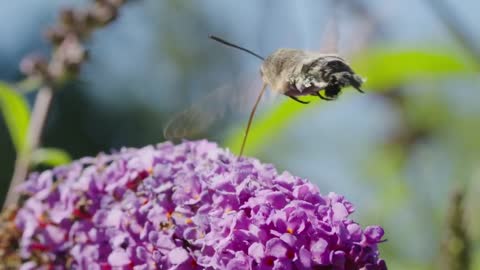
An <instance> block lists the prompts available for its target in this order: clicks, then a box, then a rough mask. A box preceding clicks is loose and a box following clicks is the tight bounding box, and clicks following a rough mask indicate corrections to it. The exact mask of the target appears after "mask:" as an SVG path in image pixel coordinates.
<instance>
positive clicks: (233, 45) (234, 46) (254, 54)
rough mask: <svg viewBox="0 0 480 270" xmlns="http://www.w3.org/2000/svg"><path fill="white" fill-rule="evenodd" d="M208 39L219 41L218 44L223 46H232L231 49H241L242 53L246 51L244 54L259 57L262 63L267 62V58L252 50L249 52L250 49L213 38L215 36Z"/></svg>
mask: <svg viewBox="0 0 480 270" xmlns="http://www.w3.org/2000/svg"><path fill="white" fill-rule="evenodd" d="M208 37H209V38H211V39H213V40H215V41H217V42H220V43H222V44H224V45H227V46H230V47H233V48H236V49H239V50H241V51H244V52H246V53H249V54H251V55H253V56H255V57H257V58H258V59H260V60H262V61H264V60H265V58H264V57H263V56H261V55H259V54H257V53H255V52H253V51H251V50H249V49H246V48H244V47H240V46H238V45H236V44H233V43H231V42H228V41H226V40H224V39H223V38H219V37H217V36H213V35H210V36H208Z"/></svg>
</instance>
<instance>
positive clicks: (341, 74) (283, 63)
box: [260, 49, 363, 99]
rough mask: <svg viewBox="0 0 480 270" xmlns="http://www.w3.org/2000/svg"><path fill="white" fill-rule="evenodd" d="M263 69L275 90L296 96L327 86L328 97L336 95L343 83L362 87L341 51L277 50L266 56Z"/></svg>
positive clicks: (359, 78)
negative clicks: (339, 53) (329, 52)
mask: <svg viewBox="0 0 480 270" xmlns="http://www.w3.org/2000/svg"><path fill="white" fill-rule="evenodd" d="M260 73H261V76H262V79H263V82H264V83H265V84H267V85H269V86H270V88H271V89H272V90H273V91H275V92H277V93H280V94H284V95H286V96H289V97H292V98H293V97H297V96H305V95H316V96H320V91H322V90H325V96H326V99H335V98H336V97H337V95H338V94H339V93H340V91H341V89H342V88H343V87H347V86H350V85H351V86H353V87H354V88H356V89H357V90H359V91H361V90H360V86H361V84H362V82H363V80H362V78H361V77H360V76H358V75H356V74H355V73H354V72H353V70H352V69H351V68H350V66H349V65H348V64H347V63H346V61H345V60H344V59H343V58H341V57H339V56H338V55H336V54H322V53H315V52H308V51H303V50H297V49H279V50H277V51H275V52H274V53H273V54H271V55H270V56H268V57H267V58H266V59H265V61H264V62H263V64H262V66H261V69H260ZM320 97H322V96H320ZM294 99H295V98H294Z"/></svg>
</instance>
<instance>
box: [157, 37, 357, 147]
mask: <svg viewBox="0 0 480 270" xmlns="http://www.w3.org/2000/svg"><path fill="white" fill-rule="evenodd" d="M210 38H211V39H213V40H215V41H218V42H220V43H222V44H225V45H227V46H230V47H234V48H237V49H239V50H242V51H244V52H247V53H249V54H251V55H253V56H255V57H257V58H259V59H260V60H262V61H263V63H262V65H261V67H260V75H261V78H262V82H263V83H262V87H261V90H260V93H259V94H258V96H257V98H256V101H255V103H254V105H253V108H252V110H251V111H250V116H249V119H248V123H247V127H246V129H245V135H244V137H243V141H242V145H241V148H240V156H241V155H242V154H243V150H244V148H245V143H246V140H247V137H248V133H249V130H250V126H251V124H252V121H253V117H254V115H255V112H256V109H257V107H258V104H259V102H260V100H261V98H262V96H263V94H264V93H265V90H266V88H267V86H270V88H271V89H272V91H273V92H274V93H278V94H283V95H285V96H287V97H289V98H291V99H292V100H295V101H296V102H299V103H302V104H308V103H309V102H308V101H303V100H301V98H300V97H301V96H309V95H313V96H317V97H319V98H321V99H323V100H327V101H331V100H335V99H336V98H337V97H338V95H339V94H340V92H341V90H342V89H343V88H345V87H348V86H352V87H353V88H355V89H357V90H358V91H359V92H361V93H363V91H362V90H361V86H362V83H363V82H364V80H363V79H362V78H361V77H360V76H359V75H357V74H355V72H354V71H353V70H352V68H351V67H350V66H349V65H348V63H347V62H346V61H345V60H344V59H343V58H342V57H340V56H338V55H337V54H325V53H318V52H310V51H304V50H299V49H285V48H283V49H278V50H276V51H275V52H274V53H272V54H271V55H269V56H268V57H266V58H264V57H262V56H260V55H259V54H256V53H255V52H253V51H251V50H248V49H246V48H244V47H241V46H238V45H235V44H233V43H230V42H228V41H226V40H224V39H221V38H219V37H216V36H210ZM204 111H205V110H204V108H202V109H196V110H195V113H190V114H186V113H184V114H181V115H179V116H177V119H172V121H170V123H169V124H168V125H167V126H166V128H165V130H164V134H165V137H166V138H175V137H179V136H178V135H183V134H185V132H184V131H185V128H186V127H185V126H181V128H180V126H177V124H178V123H179V122H180V120H183V121H184V122H186V123H188V124H190V125H192V127H190V129H193V130H196V129H197V127H198V123H195V121H194V119H198V118H199V117H200V115H202V114H203V113H204ZM211 121H212V119H210V118H208V119H207V122H211ZM186 123H185V124H186Z"/></svg>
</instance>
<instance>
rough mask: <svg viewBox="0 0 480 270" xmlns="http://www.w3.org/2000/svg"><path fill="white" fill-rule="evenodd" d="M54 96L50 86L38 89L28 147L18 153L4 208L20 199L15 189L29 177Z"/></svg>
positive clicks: (28, 136)
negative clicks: (31, 163) (34, 152)
mask: <svg viewBox="0 0 480 270" xmlns="http://www.w3.org/2000/svg"><path fill="white" fill-rule="evenodd" d="M52 98H53V91H52V89H51V88H50V87H43V88H41V89H40V90H39V91H38V94H37V97H36V99H35V103H34V105H33V110H32V119H31V121H30V126H29V128H28V134H27V149H26V150H25V151H24V152H23V153H18V154H17V160H16V161H15V169H14V174H13V177H12V181H11V182H10V186H9V188H8V193H7V197H6V199H5V202H4V203H3V209H5V208H6V207H7V206H8V205H11V204H14V203H16V202H17V200H18V194H17V193H16V192H15V190H14V189H15V187H16V186H17V185H19V184H21V183H22V182H23V181H24V180H25V179H26V177H27V174H28V169H29V167H30V159H31V155H32V152H33V151H35V149H37V148H38V146H39V144H40V139H41V135H42V130H43V127H44V126H45V122H46V120H47V115H48V111H49V108H50V104H51V103H52Z"/></svg>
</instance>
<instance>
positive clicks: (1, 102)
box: [0, 82, 30, 152]
mask: <svg viewBox="0 0 480 270" xmlns="http://www.w3.org/2000/svg"><path fill="white" fill-rule="evenodd" d="M0 110H1V112H2V114H3V118H4V119H5V123H6V124H7V128H8V131H9V132H10V136H11V138H12V141H13V144H14V145H15V148H16V150H17V152H21V151H23V150H24V148H25V143H26V136H27V130H28V125H29V121H30V109H29V107H28V103H27V101H26V100H25V98H24V97H23V96H22V95H20V94H19V93H17V92H16V91H15V90H14V89H12V88H11V87H10V86H9V85H7V84H6V83H2V82H0Z"/></svg>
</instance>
